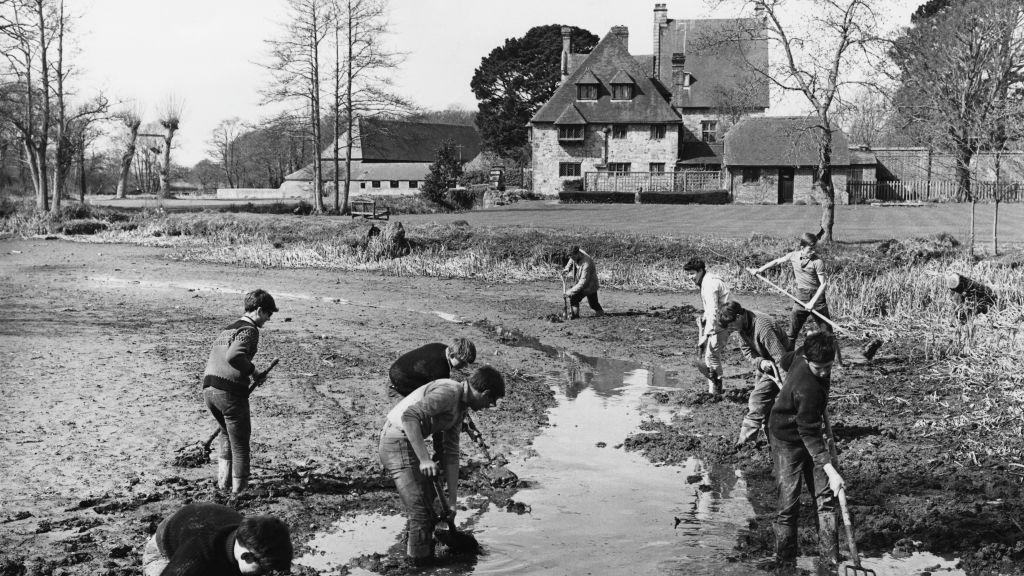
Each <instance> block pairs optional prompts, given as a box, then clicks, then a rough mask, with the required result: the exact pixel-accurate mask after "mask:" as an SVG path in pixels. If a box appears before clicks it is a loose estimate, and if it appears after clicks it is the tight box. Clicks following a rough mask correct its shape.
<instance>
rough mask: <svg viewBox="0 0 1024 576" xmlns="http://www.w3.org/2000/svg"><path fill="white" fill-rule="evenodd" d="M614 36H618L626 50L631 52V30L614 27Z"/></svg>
mask: <svg viewBox="0 0 1024 576" xmlns="http://www.w3.org/2000/svg"><path fill="white" fill-rule="evenodd" d="M612 34H615V35H616V36H618V37H619V40H622V44H623V45H624V46H625V47H626V50H629V28H627V27H626V26H612Z"/></svg>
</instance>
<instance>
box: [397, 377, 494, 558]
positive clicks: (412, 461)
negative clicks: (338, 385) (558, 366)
mask: <svg viewBox="0 0 1024 576" xmlns="http://www.w3.org/2000/svg"><path fill="white" fill-rule="evenodd" d="M504 396H505V379H504V378H503V377H502V375H501V373H500V372H498V371H497V370H495V369H494V368H493V367H491V366H481V367H480V368H478V369H477V370H476V371H475V372H473V374H472V375H471V376H470V377H469V379H468V380H467V381H465V382H457V381H455V380H450V379H441V380H435V381H433V382H431V383H429V384H427V385H426V386H423V387H421V388H418V389H416V390H415V391H413V392H412V393H411V394H409V395H408V396H406V397H405V398H403V399H402V401H401V402H399V403H398V404H397V405H396V406H395V407H394V408H392V409H391V411H390V412H389V413H388V416H387V419H386V420H385V422H384V428H383V430H381V435H380V461H381V464H383V465H384V468H385V469H386V470H387V471H388V474H389V475H390V476H391V479H392V480H394V482H395V488H396V489H397V490H398V495H399V497H400V498H401V500H402V505H403V507H404V508H405V513H406V520H407V532H408V547H407V554H408V560H409V562H410V563H411V564H413V565H414V566H426V565H430V564H431V563H432V562H433V544H434V542H433V527H434V523H435V521H436V514H434V511H433V506H432V502H433V494H434V489H433V486H432V483H433V482H434V480H435V478H437V477H439V476H441V474H442V472H443V474H444V478H445V483H446V484H447V488H448V490H447V494H446V496H447V497H448V503H449V505H450V506H449V507H450V508H451V509H452V510H455V504H456V499H457V496H458V481H459V433H460V431H461V430H462V420H463V418H464V417H465V415H466V411H467V409H472V410H474V411H476V410H483V409H486V408H491V407H493V406H494V405H495V404H496V403H497V402H498V400H499V399H500V398H502V397H504ZM428 434H429V435H432V436H433V444H434V450H435V452H436V453H437V454H436V455H437V458H436V461H435V459H432V458H431V454H430V452H429V450H428V449H427V444H426V441H425V437H426V436H427V435H428ZM439 463H440V464H439Z"/></svg>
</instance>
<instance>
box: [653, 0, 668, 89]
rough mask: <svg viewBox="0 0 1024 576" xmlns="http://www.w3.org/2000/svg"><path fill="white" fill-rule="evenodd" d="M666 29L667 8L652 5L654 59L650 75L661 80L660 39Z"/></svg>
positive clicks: (660, 5)
mask: <svg viewBox="0 0 1024 576" xmlns="http://www.w3.org/2000/svg"><path fill="white" fill-rule="evenodd" d="M667 27H668V8H667V6H666V5H665V4H663V3H659V4H655V5H654V43H653V44H652V46H653V47H654V50H653V52H654V58H653V68H654V69H653V70H652V71H651V74H652V75H653V76H654V77H655V78H659V79H660V78H661V39H662V35H663V32H664V30H665V28H667Z"/></svg>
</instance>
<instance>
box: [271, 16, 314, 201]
mask: <svg viewBox="0 0 1024 576" xmlns="http://www.w3.org/2000/svg"><path fill="white" fill-rule="evenodd" d="M328 1H329V0H286V6H287V19H288V20H287V23H286V24H285V25H284V27H283V29H282V31H281V35H280V37H279V38H277V39H274V40H270V41H268V43H269V45H270V57H271V62H270V64H268V65H267V66H266V68H267V70H268V71H269V72H270V75H271V77H272V79H273V82H272V83H271V85H270V86H269V87H268V88H267V89H266V90H265V91H264V96H265V97H266V98H267V99H268V100H271V101H277V102H297V103H300V104H301V108H302V109H303V110H305V112H306V114H308V118H309V123H308V129H309V139H310V141H311V143H312V145H313V149H314V150H316V151H317V153H316V154H314V157H313V207H314V209H315V210H316V211H317V212H323V210H324V199H323V167H322V162H321V159H320V153H319V150H320V147H321V144H322V138H321V121H322V118H321V116H322V114H321V97H322V91H321V86H320V84H321V80H322V76H321V70H320V68H321V54H320V53H321V50H322V48H323V44H324V41H325V39H326V38H327V35H328V34H329V33H330V6H329V5H328V4H327V2H328Z"/></svg>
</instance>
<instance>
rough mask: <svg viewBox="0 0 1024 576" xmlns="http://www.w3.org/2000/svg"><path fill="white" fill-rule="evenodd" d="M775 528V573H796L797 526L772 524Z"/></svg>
mask: <svg viewBox="0 0 1024 576" xmlns="http://www.w3.org/2000/svg"><path fill="white" fill-rule="evenodd" d="M772 528H773V529H774V530H775V566H774V568H775V573H776V574H779V575H787V576H788V575H789V574H796V553H797V549H796V541H797V538H796V526H781V525H779V524H774V525H772Z"/></svg>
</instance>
